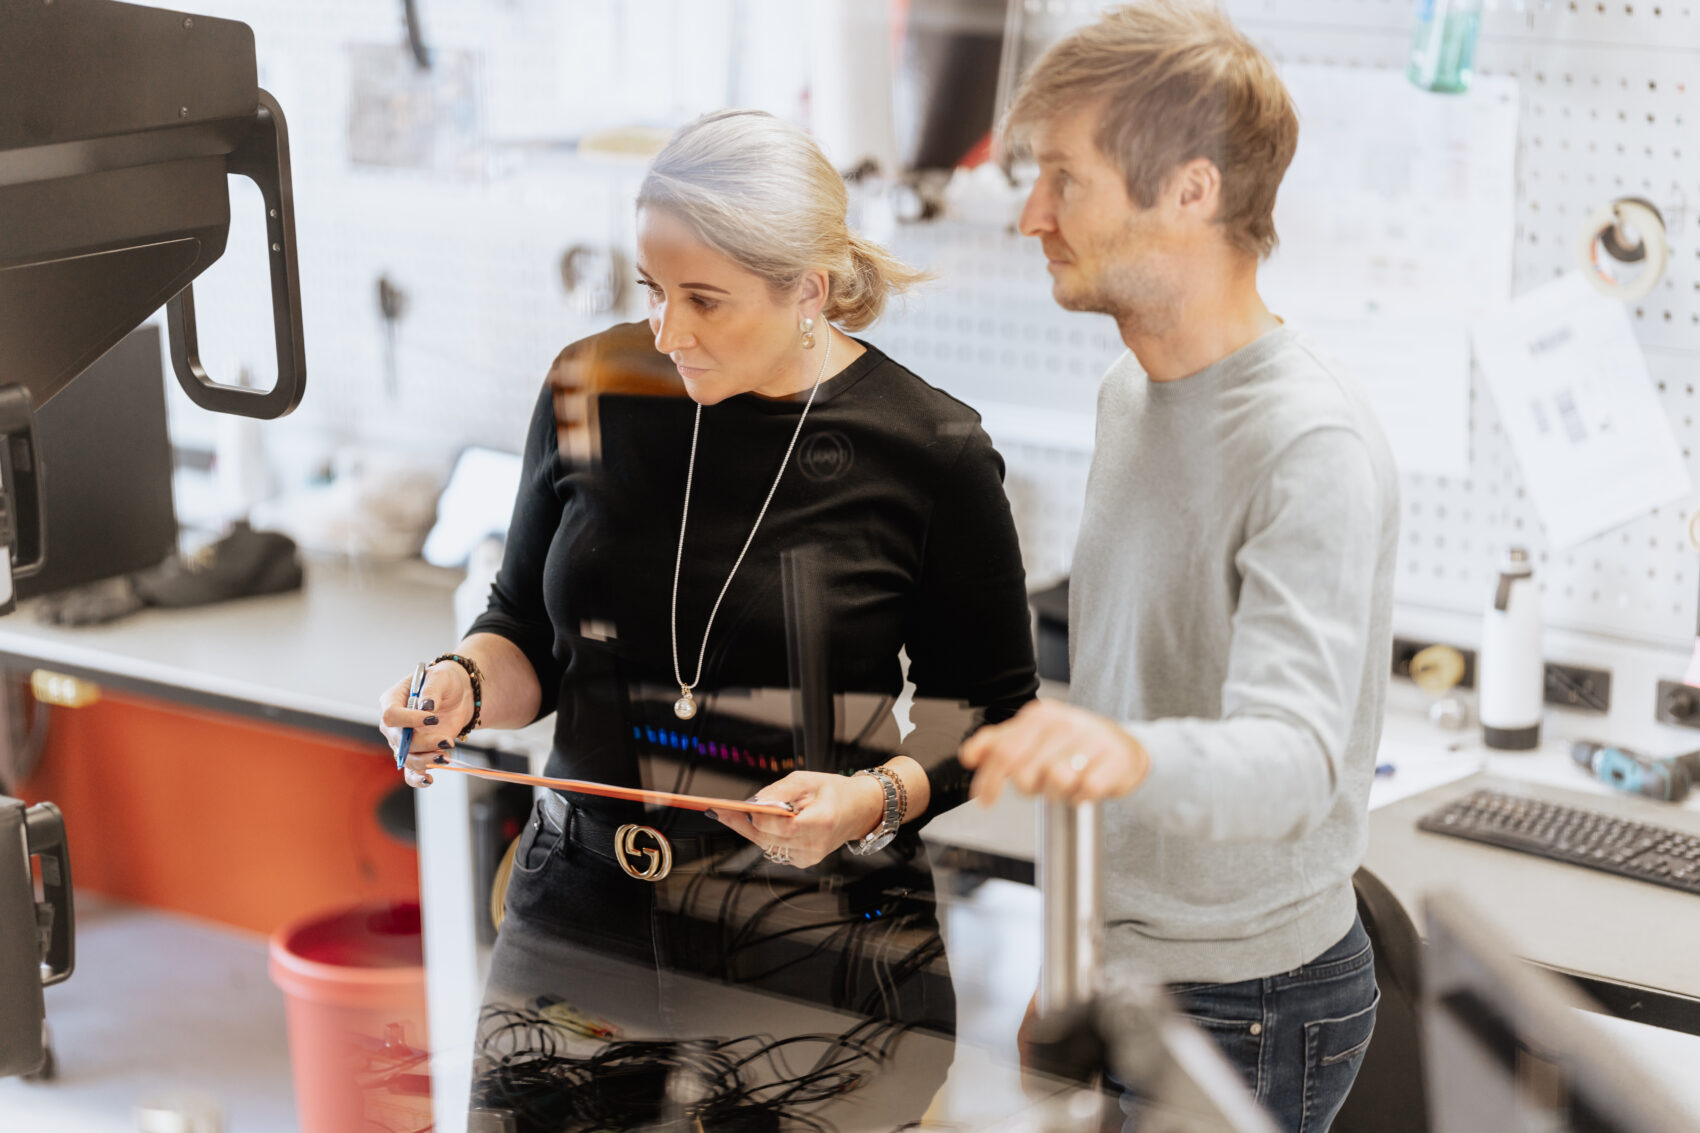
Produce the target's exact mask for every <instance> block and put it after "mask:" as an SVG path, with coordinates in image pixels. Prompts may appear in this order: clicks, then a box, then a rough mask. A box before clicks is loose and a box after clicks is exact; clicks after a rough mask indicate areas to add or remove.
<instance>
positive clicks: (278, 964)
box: [270, 902, 431, 1133]
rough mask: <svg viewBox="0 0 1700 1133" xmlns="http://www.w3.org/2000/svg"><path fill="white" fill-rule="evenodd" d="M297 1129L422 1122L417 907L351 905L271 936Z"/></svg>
mask: <svg viewBox="0 0 1700 1133" xmlns="http://www.w3.org/2000/svg"><path fill="white" fill-rule="evenodd" d="M270 966H271V977H272V982H273V983H275V984H277V986H278V987H279V988H281V989H282V990H283V993H284V999H285V1004H286V1007H287V1009H288V1018H289V1060H290V1063H291V1066H292V1068H293V1070H294V1076H295V1107H296V1110H297V1111H298V1117H299V1122H300V1127H301V1128H302V1130H304V1131H305V1133H345V1131H346V1133H366V1131H367V1130H370V1129H373V1128H391V1129H418V1128H422V1127H423V1126H425V1125H426V1124H428V1123H429V1122H430V1119H431V1094H430V1063H429V1061H428V1058H429V1049H430V1047H429V1038H428V1035H427V1031H426V1026H425V949H424V940H423V936H422V934H421V932H420V925H419V905H418V904H417V903H416V902H398V903H394V904H376V905H358V906H356V907H354V908H352V909H342V910H338V911H336V912H332V913H321V914H318V915H316V916H313V917H310V918H307V919H305V920H301V921H297V922H295V923H294V924H289V925H285V926H284V927H282V928H280V929H278V930H277V931H276V932H275V933H273V934H272V938H271V965H270Z"/></svg>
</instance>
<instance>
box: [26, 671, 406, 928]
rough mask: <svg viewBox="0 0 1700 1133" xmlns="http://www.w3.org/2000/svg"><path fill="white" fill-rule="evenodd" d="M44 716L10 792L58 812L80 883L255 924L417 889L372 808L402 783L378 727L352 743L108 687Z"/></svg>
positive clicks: (272, 924)
mask: <svg viewBox="0 0 1700 1133" xmlns="http://www.w3.org/2000/svg"><path fill="white" fill-rule="evenodd" d="M52 712H53V719H52V721H51V724H50V726H49V729H48V740H47V750H46V752H45V753H44V754H43V756H42V760H41V765H40V767H39V768H38V770H37V771H36V774H35V775H34V776H32V777H31V779H30V780H29V781H28V782H27V783H25V784H24V789H23V791H22V792H21V794H22V795H23V797H24V798H25V799H26V800H27V801H30V802H36V801H40V800H42V799H50V800H52V801H53V802H55V803H57V804H58V805H59V808H60V810H62V811H63V812H64V814H65V828H66V834H67V836H68V838H69V841H70V846H71V871H72V877H73V879H74V880H75V882H76V885H77V888H78V889H89V890H93V891H96V892H99V893H103V894H107V895H109V896H112V897H117V898H120V899H123V900H126V901H133V902H136V903H139V904H144V905H150V906H154V907H156V908H161V909H172V910H175V911H177V912H182V913H189V914H191V915H194V916H198V917H205V918H207V919H209V920H213V921H220V922H222V923H224V924H228V925H235V926H237V927H239V928H245V929H252V930H254V931H256V932H264V933H269V932H271V931H272V930H273V929H275V928H277V927H278V926H279V925H281V924H283V923H284V922H286V921H289V920H292V919H294V918H296V917H299V916H302V915H305V914H308V913H315V912H321V911H323V910H326V909H329V908H333V907H335V906H338V905H345V904H351V903H353V902H356V901H361V900H373V899H379V898H401V899H412V900H418V897H419V856H418V854H417V853H416V852H415V851H414V849H413V848H412V847H411V846H406V845H403V844H401V843H399V842H397V841H396V840H395V839H393V838H391V837H390V836H389V835H387V834H385V833H384V832H383V831H382V830H381V829H380V828H379V827H378V824H377V821H376V819H375V818H374V816H373V810H374V808H375V807H376V805H377V802H378V800H379V799H380V798H382V797H383V795H384V794H385V793H386V792H388V791H389V790H390V789H391V788H392V787H394V786H396V785H397V784H398V783H399V782H400V779H399V777H398V776H397V774H396V770H395V764H394V762H393V761H392V760H391V759H390V758H389V757H388V753H387V752H386V751H385V750H384V748H383V746H382V741H381V740H379V739H378V737H377V733H376V731H374V733H373V742H372V743H370V744H359V743H354V742H350V741H347V740H338V739H332V738H328V737H325V736H322V735H319V734H317V733H314V732H310V731H304V730H301V729H298V728H290V727H283V726H280V725H275V724H263V723H259V722H257V721H251V720H247V719H244V718H241V717H237V716H227V715H223V714H218V713H212V712H205V711H200V710H190V709H186V708H182V707H179V706H175V705H167V704H164V703H161V702H158V701H152V700H144V699H140V698H134V697H129V696H114V695H112V694H111V693H107V694H106V696H105V698H104V699H103V700H101V701H100V702H99V703H97V704H93V705H90V706H88V707H85V708H54V709H52Z"/></svg>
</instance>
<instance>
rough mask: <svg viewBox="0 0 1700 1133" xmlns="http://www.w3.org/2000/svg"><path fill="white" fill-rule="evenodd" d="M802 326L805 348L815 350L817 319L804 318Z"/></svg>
mask: <svg viewBox="0 0 1700 1133" xmlns="http://www.w3.org/2000/svg"><path fill="white" fill-rule="evenodd" d="M802 327H803V349H804V350H813V349H814V348H815V321H814V320H813V319H804V320H803V323H802Z"/></svg>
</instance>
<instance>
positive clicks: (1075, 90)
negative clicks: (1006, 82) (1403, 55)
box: [1004, 0, 1299, 258]
mask: <svg viewBox="0 0 1700 1133" xmlns="http://www.w3.org/2000/svg"><path fill="white" fill-rule="evenodd" d="M1094 105H1096V106H1101V107H1102V115H1101V117H1100V119H1099V122H1098V132H1097V137H1096V141H1097V144H1098V148H1099V149H1100V150H1101V151H1102V152H1103V154H1104V156H1105V157H1106V158H1108V159H1109V160H1110V161H1111V162H1112V163H1114V164H1115V165H1116V166H1117V167H1119V168H1120V169H1121V171H1122V176H1123V178H1124V180H1125V181H1126V182H1127V192H1128V196H1129V197H1130V198H1131V199H1132V200H1133V201H1134V203H1135V204H1137V205H1139V206H1140V207H1141V208H1150V207H1151V206H1152V205H1154V204H1155V203H1156V202H1157V195H1158V193H1159V192H1160V191H1161V189H1162V187H1163V185H1164V183H1165V182H1166V181H1167V179H1168V177H1169V175H1170V174H1171V173H1173V172H1174V170H1175V169H1176V168H1177V167H1179V166H1180V165H1182V164H1184V163H1186V162H1188V161H1192V160H1194V159H1195V158H1200V157H1202V158H1207V159H1209V160H1210V161H1211V162H1213V163H1214V164H1215V166H1216V168H1217V169H1218V170H1219V171H1220V172H1221V176H1222V197H1221V206H1220V208H1219V210H1218V212H1217V215H1216V222H1217V223H1218V224H1220V225H1221V226H1222V229H1223V232H1224V235H1225V236H1226V237H1227V239H1228V241H1229V242H1230V243H1231V244H1233V245H1234V246H1235V247H1237V248H1240V249H1242V250H1244V251H1246V252H1249V253H1251V254H1252V255H1255V256H1257V257H1259V258H1262V257H1264V256H1267V255H1269V253H1270V252H1273V251H1274V250H1275V245H1276V236H1275V216H1274V213H1275V192H1276V190H1277V189H1279V188H1280V185H1281V178H1282V176H1283V175H1284V174H1285V173H1286V172H1287V165H1288V164H1289V163H1290V162H1291V161H1292V160H1293V150H1294V149H1295V148H1296V147H1297V146H1298V139H1299V123H1298V116H1297V115H1296V114H1295V113H1294V112H1293V102H1292V98H1291V96H1290V95H1289V94H1288V93H1287V88H1286V85H1285V84H1283V83H1282V82H1281V77H1280V75H1278V74H1277V73H1276V71H1275V66H1274V64H1272V63H1271V62H1270V61H1269V58H1268V57H1267V56H1266V55H1264V54H1263V53H1262V52H1261V51H1259V50H1258V49H1257V48H1256V47H1254V46H1253V45H1252V43H1251V41H1250V40H1248V39H1247V38H1246V37H1245V36H1244V35H1242V34H1241V33H1240V31H1239V29H1237V28H1236V27H1234V25H1233V24H1232V22H1230V21H1229V19H1228V17H1227V16H1226V15H1225V14H1224V13H1223V12H1222V11H1221V10H1220V9H1218V8H1217V7H1216V6H1215V5H1214V4H1213V3H1211V2H1210V0H1192V2H1189V0H1146V2H1144V3H1138V4H1128V5H1126V6H1125V7H1120V8H1115V9H1113V10H1111V11H1109V12H1106V13H1105V14H1104V15H1103V17H1102V18H1101V19H1099V21H1098V22H1097V23H1094V24H1090V25H1088V26H1086V27H1083V28H1080V29H1079V30H1077V31H1075V32H1073V33H1071V34H1070V35H1068V36H1067V37H1066V38H1064V39H1062V40H1061V41H1059V42H1058V43H1056V44H1055V45H1054V46H1052V47H1051V49H1050V50H1049V51H1047V52H1045V54H1044V55H1043V56H1042V57H1040V59H1039V61H1038V62H1037V63H1035V64H1034V65H1033V68H1032V70H1030V71H1029V72H1028V73H1027V76H1026V78H1025V79H1024V80H1023V81H1022V84H1021V88H1020V89H1019V90H1018V91H1017V92H1016V95H1015V99H1014V102H1013V103H1012V105H1011V107H1010V111H1009V115H1008V117H1007V119H1006V121H1005V126H1004V132H1005V135H1006V138H1007V139H1008V140H1009V141H1010V142H1012V143H1016V144H1019V142H1020V141H1021V139H1022V137H1023V135H1024V133H1025V131H1026V130H1028V129H1031V128H1032V127H1033V126H1035V125H1038V124H1040V123H1042V122H1046V121H1048V120H1050V119H1053V118H1055V117H1056V116H1057V115H1058V114H1059V113H1066V112H1070V111H1078V110H1081V109H1085V108H1088V107H1091V106H1094Z"/></svg>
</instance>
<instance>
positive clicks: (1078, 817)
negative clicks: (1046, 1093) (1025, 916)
mask: <svg viewBox="0 0 1700 1133" xmlns="http://www.w3.org/2000/svg"><path fill="white" fill-rule="evenodd" d="M1038 874H1039V891H1040V902H1041V908H1042V913H1043V921H1044V925H1043V932H1042V935H1041V938H1040V944H1041V947H1040V955H1039V1014H1040V1015H1049V1014H1051V1013H1052V1012H1054V1011H1058V1010H1065V1009H1067V1008H1069V1007H1074V1006H1077V1005H1080V1004H1084V1003H1087V1002H1089V1001H1090V1000H1091V999H1092V997H1093V996H1094V995H1095V994H1096V993H1097V990H1098V971H1099V964H1100V960H1101V958H1102V957H1101V950H1102V947H1103V938H1104V928H1103V900H1102V872H1101V854H1100V842H1099V814H1098V805H1097V804H1096V803H1084V804H1082V805H1080V806H1070V805H1069V804H1067V803H1059V802H1049V801H1047V802H1045V803H1043V804H1041V807H1040V811H1039V861H1038Z"/></svg>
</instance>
